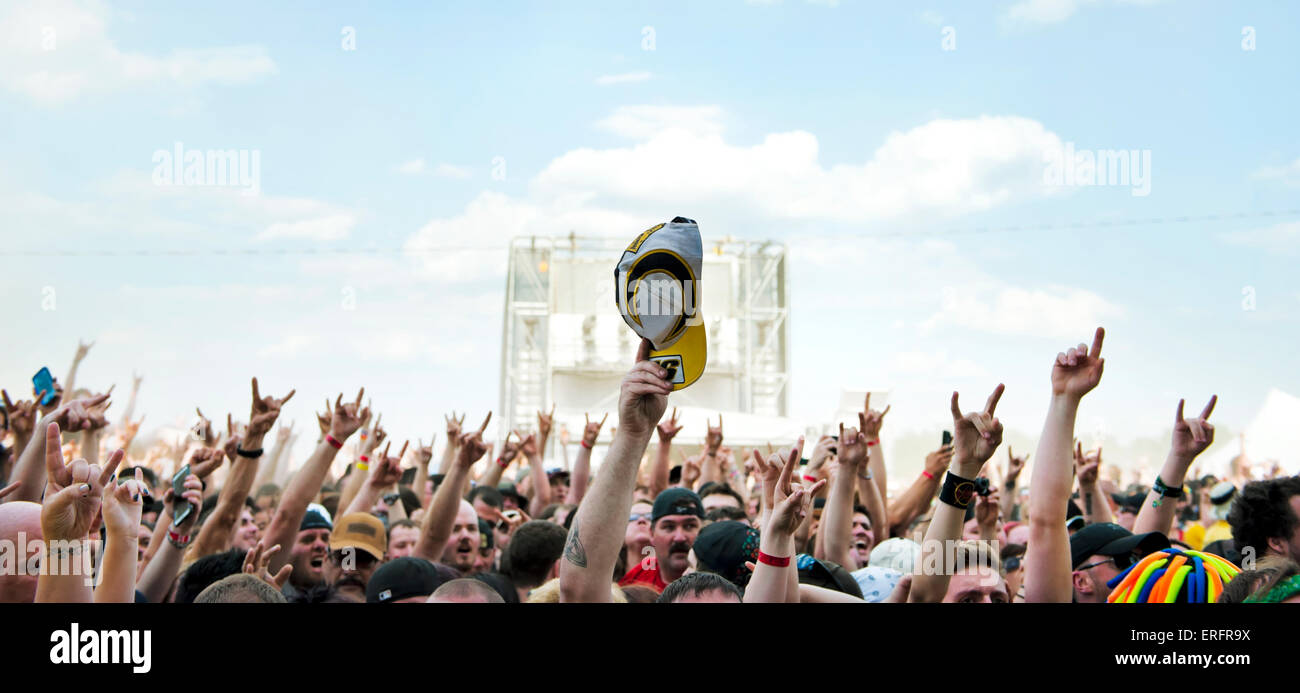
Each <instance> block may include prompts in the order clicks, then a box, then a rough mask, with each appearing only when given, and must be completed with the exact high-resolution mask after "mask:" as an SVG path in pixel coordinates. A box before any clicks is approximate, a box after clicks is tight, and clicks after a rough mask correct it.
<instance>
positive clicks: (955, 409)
mask: <svg viewBox="0 0 1300 693" xmlns="http://www.w3.org/2000/svg"><path fill="white" fill-rule="evenodd" d="M961 418H962V416H961V407H959V406H957V391H956V390H953V392H952V420H953V421H960V420H961Z"/></svg>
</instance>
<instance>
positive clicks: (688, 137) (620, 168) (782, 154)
mask: <svg viewBox="0 0 1300 693" xmlns="http://www.w3.org/2000/svg"><path fill="white" fill-rule="evenodd" d="M600 126H601V127H604V128H605V129H608V130H611V131H614V132H616V133H618V134H622V135H625V136H627V137H631V138H633V139H636V140H640V141H639V142H638V143H637V144H635V145H634V146H631V147H624V148H614V149H605V150H593V149H577V150H573V151H570V152H568V153H566V154H563V155H561V156H559V157H558V158H556V159H555V160H554V161H552V162H551V163H550V164H549V165H548V166H547V167H546V168H545V169H544V170H543V171H542V172H541V173H540V174H539V175H538V177H537V179H536V180H535V181H534V183H535V185H536V187H537V188H538V189H539V190H541V191H546V192H550V193H552V194H555V193H557V192H558V191H567V192H570V193H582V194H585V195H589V196H590V197H591V198H593V199H594V200H599V201H601V202H606V203H609V204H614V203H622V202H623V201H625V200H639V201H642V202H652V203H655V204H656V205H659V206H663V205H676V206H681V205H694V206H699V205H711V204H715V203H719V202H725V203H726V204H728V205H730V206H733V207H734V206H739V207H741V208H743V209H747V210H749V211H751V212H753V213H756V214H760V215H765V216H771V217H777V218H784V219H808V220H816V219H821V220H838V221H846V222H861V221H867V220H879V219H886V218H891V217H896V216H899V215H902V214H905V213H908V212H912V211H917V210H937V211H940V212H943V213H946V214H956V213H962V212H970V211H978V210H985V209H990V208H992V207H996V206H998V205H1000V204H1002V203H1004V202H1006V201H1007V200H1010V199H1012V198H1013V197H1017V196H1022V197H1030V196H1042V195H1048V194H1052V193H1053V192H1056V191H1054V190H1052V189H1050V188H1048V187H1047V186H1045V185H1044V183H1043V176H1042V171H1043V152H1044V151H1049V150H1051V151H1055V150H1059V149H1060V147H1061V140H1060V138H1059V137H1057V136H1056V135H1055V134H1053V133H1051V132H1049V131H1047V130H1046V129H1045V128H1044V127H1043V126H1042V124H1040V123H1038V122H1037V121H1034V120H1030V119H1027V118H1020V117H1014V116H984V117H980V118H973V119H963V120H948V119H940V120H934V121H931V122H929V123H926V124H924V125H921V126H918V127H916V128H913V129H911V130H908V131H906V132H895V133H891V134H890V135H888V136H887V137H886V138H885V140H884V143H883V144H882V145H881V146H880V147H879V148H878V149H877V150H876V151H875V152H874V154H873V155H872V157H871V158H870V159H869V160H867V161H865V162H863V163H853V164H835V165H830V166H826V165H823V164H822V163H821V162H820V150H819V144H818V141H817V138H816V136H814V135H813V134H811V133H808V132H804V131H798V130H796V131H791V132H781V133H772V134H768V135H766V136H765V137H764V138H763V139H762V141H761V142H759V143H758V144H754V145H749V146H745V145H736V144H732V143H730V142H727V141H726V140H725V139H724V137H723V136H722V123H721V111H720V109H717V108H716V107H700V108H666V107H646V106H641V107H625V108H621V109H619V110H618V111H616V112H615V113H614V115H612V116H610V117H609V118H607V119H605V120H603V121H601V122H600Z"/></svg>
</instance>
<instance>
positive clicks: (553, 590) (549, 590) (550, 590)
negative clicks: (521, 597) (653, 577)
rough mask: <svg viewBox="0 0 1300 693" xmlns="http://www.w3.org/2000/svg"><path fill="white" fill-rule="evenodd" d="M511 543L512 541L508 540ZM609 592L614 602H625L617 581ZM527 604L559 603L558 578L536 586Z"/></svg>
mask: <svg viewBox="0 0 1300 693" xmlns="http://www.w3.org/2000/svg"><path fill="white" fill-rule="evenodd" d="M510 543H511V544H512V545H513V544H514V542H513V541H512V542H510ZM609 593H610V596H611V597H613V599H614V603H616V604H626V603H627V595H625V594H623V588H621V587H619V586H618V583H617V582H611V583H610V584H609ZM528 603H529V604H559V603H560V578H554V579H552V580H548V581H547V582H546V584H544V585H541V586H540V587H537V588H536V589H534V590H533V591H532V592H530V593H529V595H528Z"/></svg>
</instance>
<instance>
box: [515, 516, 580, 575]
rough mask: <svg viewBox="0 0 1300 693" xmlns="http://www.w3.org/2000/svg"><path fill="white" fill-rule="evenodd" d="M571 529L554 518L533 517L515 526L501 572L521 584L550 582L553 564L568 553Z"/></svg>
mask: <svg viewBox="0 0 1300 693" xmlns="http://www.w3.org/2000/svg"><path fill="white" fill-rule="evenodd" d="M567 538H568V533H567V532H565V531H564V528H563V527H561V526H559V525H557V524H555V523H554V522H547V521H546V520H529V521H528V522H525V523H523V524H522V525H520V526H519V529H517V530H515V533H514V536H512V537H511V538H510V545H509V546H507V547H506V552H505V555H504V556H502V559H501V572H502V573H504V574H505V576H506V577H508V578H510V580H511V581H512V582H514V583H515V584H516V585H518V586H519V587H537V586H538V585H540V584H542V583H543V582H546V576H547V575H548V574H549V573H550V572H551V567H552V566H554V565H555V562H556V561H558V560H560V556H562V555H564V543H565V540H566V539H567Z"/></svg>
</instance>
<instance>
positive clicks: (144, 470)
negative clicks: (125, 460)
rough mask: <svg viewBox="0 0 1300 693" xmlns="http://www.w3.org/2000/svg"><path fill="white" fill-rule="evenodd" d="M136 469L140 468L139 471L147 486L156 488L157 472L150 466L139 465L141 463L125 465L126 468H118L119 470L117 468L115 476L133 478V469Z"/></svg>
mask: <svg viewBox="0 0 1300 693" xmlns="http://www.w3.org/2000/svg"><path fill="white" fill-rule="evenodd" d="M137 469H139V470H140V472H141V476H143V477H144V482H145V483H146V484H149V488H157V487H158V475H157V474H156V473H155V472H154V471H153V470H152V469H150V468H148V467H145V466H141V465H137V466H134V467H127V468H126V469H120V470H118V472H117V478H119V479H134V478H135V470H137Z"/></svg>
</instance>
